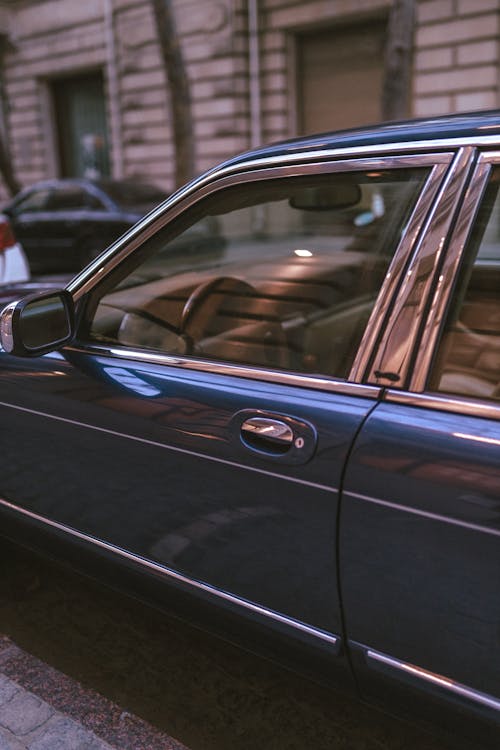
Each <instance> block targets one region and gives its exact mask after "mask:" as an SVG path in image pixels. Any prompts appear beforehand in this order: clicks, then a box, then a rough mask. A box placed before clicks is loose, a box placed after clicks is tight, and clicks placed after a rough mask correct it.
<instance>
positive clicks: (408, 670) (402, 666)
mask: <svg viewBox="0 0 500 750" xmlns="http://www.w3.org/2000/svg"><path fill="white" fill-rule="evenodd" d="M365 656H366V660H367V662H368V664H369V665H370V666H372V667H375V668H377V666H380V665H382V666H384V667H388V668H389V671H393V670H396V671H398V672H400V673H404V674H406V675H409V676H410V677H413V678H415V681H416V682H418V681H422V682H426V683H429V684H431V685H434V686H436V687H438V688H442V689H443V690H445V691H448V692H449V693H452V694H453V695H457V696H460V697H461V698H466V699H467V700H469V701H473V702H474V703H478V704H480V705H482V706H486V707H487V708H490V709H491V708H492V709H493V710H494V711H500V698H495V697H494V696H492V695H488V694H487V693H481V692H480V691H479V690H474V689H473V688H471V687H467V685H462V684H461V683H460V682H456V680H452V679H450V678H449V677H444V676H443V675H440V674H436V673H435V672H429V671H428V670H427V669H422V668H421V667H417V666H415V665H414V664H409V663H407V662H404V661H400V660H399V659H395V658H393V657H390V656H387V655H386V654H382V653H380V652H379V651H373V650H372V649H366V650H365Z"/></svg>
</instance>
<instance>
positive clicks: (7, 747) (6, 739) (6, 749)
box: [0, 728, 26, 750]
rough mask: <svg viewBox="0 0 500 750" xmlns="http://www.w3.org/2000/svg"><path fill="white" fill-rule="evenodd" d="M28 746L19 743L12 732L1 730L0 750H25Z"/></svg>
mask: <svg viewBox="0 0 500 750" xmlns="http://www.w3.org/2000/svg"><path fill="white" fill-rule="evenodd" d="M25 749H26V745H25V744H22V743H21V742H19V740H18V739H16V738H15V737H14V735H13V734H11V732H8V731H7V730H6V729H1V728H0V750H25Z"/></svg>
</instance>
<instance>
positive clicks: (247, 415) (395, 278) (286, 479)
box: [0, 153, 464, 678]
mask: <svg viewBox="0 0 500 750" xmlns="http://www.w3.org/2000/svg"><path fill="white" fill-rule="evenodd" d="M463 178H464V164H463V156H459V157H455V158H453V155H452V154H448V153H446V154H436V155H429V154H427V155H417V156H401V157H397V158H395V157H388V158H382V159H377V158H365V159H353V160H344V161H337V162H331V163H329V162H320V163H318V164H312V165H311V164H305V165H300V164H298V165H296V166H295V167H294V168H293V169H291V168H290V166H287V167H280V166H272V167H269V168H267V169H255V168H253V169H249V170H248V171H247V172H245V171H244V170H243V169H242V168H241V167H240V173H239V174H236V175H234V174H232V173H231V170H229V173H227V172H225V171H224V170H222V172H221V173H220V174H219V175H216V176H215V177H213V178H212V179H211V181H209V182H208V183H203V182H202V183H201V185H200V187H198V189H197V190H196V191H191V193H190V192H189V191H188V194H187V195H186V196H185V197H182V196H181V198H179V199H177V200H174V201H172V202H171V203H170V208H169V209H167V212H166V213H158V214H157V215H156V216H152V217H150V218H149V219H148V220H147V221H146V222H145V224H144V225H143V227H142V229H141V228H139V229H135V230H133V231H132V233H131V234H130V236H129V239H128V240H127V241H124V242H123V243H122V245H121V246H119V247H118V248H117V249H115V250H111V251H109V252H108V254H107V255H106V256H103V257H101V258H100V259H98V260H97V261H96V262H95V263H94V264H93V266H91V267H90V268H89V269H88V270H87V271H86V272H85V273H84V274H83V275H82V277H81V278H80V279H79V280H78V279H77V280H76V282H75V283H74V285H73V287H72V288H73V291H74V295H75V299H76V300H77V301H78V306H79V307H78V317H79V327H78V336H77V340H76V342H75V344H74V345H73V346H72V347H70V348H67V349H65V350H63V351H62V352H61V353H59V352H56V353H54V354H51V355H47V356H45V357H42V358H38V359H36V360H33V361H27V360H21V361H20V360H18V359H15V358H12V357H8V356H7V355H5V354H3V355H2V362H1V370H0V377H1V379H2V394H3V396H2V404H1V413H2V424H3V428H4V429H3V431H2V444H1V447H2V456H3V459H4V467H5V468H4V470H3V471H2V480H1V481H2V488H1V496H2V498H3V500H0V508H1V511H2V514H3V520H4V524H3V528H4V529H7V530H8V529H11V531H10V533H11V534H14V533H15V534H17V535H18V536H19V534H27V532H26V531H20V530H19V527H20V525H21V524H22V523H23V524H27V523H28V522H29V523H30V524H33V525H34V527H35V528H36V530H37V533H39V534H41V532H42V531H43V532H44V533H45V534H51V535H52V536H53V537H57V538H58V539H59V542H60V543H61V542H62V543H63V544H64V545H65V547H64V548H65V554H66V555H67V556H70V557H71V558H72V559H73V560H74V561H75V562H76V564H78V565H80V566H81V565H82V564H83V557H84V555H83V552H84V551H87V552H88V551H89V550H92V551H93V552H94V553H95V554H99V555H101V556H104V557H105V558H106V559H110V560H115V561H119V562H121V563H122V564H123V566H124V567H125V566H126V568H127V570H128V572H129V574H130V575H132V574H133V576H134V581H135V582H136V583H135V584H134V586H135V588H134V591H135V592H136V593H137V592H139V593H140V594H141V595H143V596H146V595H147V592H148V591H149V590H150V586H151V585H152V584H151V582H152V581H153V580H154V582H155V586H163V584H165V585H167V584H168V585H169V590H170V591H172V590H174V589H175V590H176V591H177V592H181V593H182V594H186V595H189V596H191V595H197V596H198V598H201V599H203V600H204V601H205V602H208V604H209V605H210V606H211V607H214V608H217V609H220V610H225V611H226V612H228V613H232V614H233V615H237V616H238V617H239V619H240V621H241V620H242V619H243V620H245V619H246V620H247V621H249V622H252V623H253V624H254V625H255V626H258V628H259V633H260V635H261V636H262V633H263V632H264V630H267V631H275V632H279V633H280V634H281V635H282V636H283V637H284V640H287V639H288V640H289V641H291V642H293V643H296V644H297V643H301V644H302V645H303V646H304V645H307V646H308V647H309V648H310V649H311V650H312V652H314V653H316V652H317V653H320V654H321V656H322V658H323V660H324V662H323V663H326V664H328V665H329V668H330V666H331V665H330V662H332V663H336V664H337V665H338V669H337V671H338V673H340V674H342V676H343V677H344V678H345V676H346V672H347V662H346V657H345V651H344V650H343V649H341V644H342V614H341V608H340V601H339V594H338V588H337V574H338V569H337V548H336V538H337V519H338V513H339V505H338V496H339V489H338V488H339V486H340V484H341V481H342V476H343V470H344V467H345V463H346V459H347V456H348V454H349V451H350V449H351V446H352V444H353V441H354V439H355V436H356V434H357V433H358V431H359V430H360V428H361V426H362V424H363V423H364V421H365V420H366V418H367V417H368V415H369V414H370V412H371V411H372V410H373V408H374V406H375V405H376V403H377V399H378V398H379V397H380V394H381V389H380V388H379V387H378V386H367V385H364V384H363V383H362V382H361V380H362V378H361V376H360V374H359V373H360V372H361V370H362V367H361V365H360V363H361V362H362V361H363V360H364V358H366V357H369V356H370V350H371V346H372V342H373V341H374V340H375V338H376V332H377V331H378V330H380V328H381V326H382V322H383V320H384V315H385V313H386V310H387V309H388V305H389V302H390V300H391V299H392V296H393V295H394V293H395V289H396V287H397V285H398V284H399V283H400V281H401V278H402V276H401V274H402V271H403V269H404V268H405V266H406V264H407V263H408V262H409V258H410V257H411V253H412V251H413V248H414V245H415V242H416V240H417V238H418V237H419V236H420V234H421V232H422V228H423V227H424V224H425V221H426V219H427V217H428V216H429V215H431V214H432V212H434V211H435V210H436V209H435V207H434V201H435V199H436V196H437V195H440V193H439V190H440V188H441V184H442V182H443V180H444V181H445V184H446V185H448V187H449V189H456V188H457V185H458V184H459V183H460V181H461V180H463ZM453 186H455V187H453ZM438 205H439V204H438ZM208 220H209V221H208ZM198 225H201V226H203V227H204V228H205V230H204V231H206V227H207V225H209V226H211V228H212V232H213V233H214V238H216V242H215V246H216V248H217V251H216V252H215V253H214V252H212V251H211V248H210V243H207V242H206V237H204V239H203V242H202V243H201V244H200V248H199V251H198V250H197V248H196V247H195V246H193V247H191V248H190V252H189V253H187V252H186V237H188V238H190V241H191V239H192V238H196V236H198V234H199V233H198V232H197V231H196V227H197V226H198ZM193 241H194V240H193ZM13 433H15V434H16V438H17V439H16V441H14V442H12V441H11V440H10V439H9V436H10V435H11V434H13ZM20 444H21V445H22V450H21V451H20V450H19V445H20ZM14 527H16V529H17V531H15V530H14ZM23 528H26V527H25V526H24V527H23ZM4 533H7V532H5V531H4ZM29 539H30V540H31V541H32V540H33V536H30V537H29ZM76 544H78V545H79V547H80V548H81V553H82V554H81V556H80V555H77V556H75V553H74V552H70V551H69V550H70V548H72V545H76ZM94 574H95V568H94ZM138 576H144V578H143V579H142V580H143V583H142V584H141V583H137V581H138ZM114 580H116V578H115V579H114ZM130 585H131V584H130ZM169 596H170V595H167V594H166V593H162V594H161V595H160V600H161V603H162V604H163V606H168V602H169V601H171V599H169ZM238 631H239V638H240V640H241V637H242V636H241V633H242V632H243V631H242V630H241V626H239V627H238ZM226 633H227V631H226ZM232 637H236V636H235V635H234V633H233V635H232ZM261 641H262V637H260V639H259V646H258V647H259V648H262V642H261ZM246 645H250V644H249V642H247V644H246ZM253 647H255V646H253ZM274 655H275V656H276V655H278V654H277V653H276V651H275V652H274ZM311 664H312V662H311V661H310V660H309V661H308V663H307V665H306V666H307V668H310V666H311ZM303 666H304V665H303ZM333 671H335V670H333Z"/></svg>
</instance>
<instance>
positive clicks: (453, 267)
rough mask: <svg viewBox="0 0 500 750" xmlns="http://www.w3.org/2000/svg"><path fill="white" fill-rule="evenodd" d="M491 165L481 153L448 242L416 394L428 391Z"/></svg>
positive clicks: (414, 388)
mask: <svg viewBox="0 0 500 750" xmlns="http://www.w3.org/2000/svg"><path fill="white" fill-rule="evenodd" d="M491 164H492V160H491V159H490V158H489V157H488V158H485V157H484V156H481V157H480V158H479V160H478V163H477V165H476V168H475V170H474V174H473V176H472V178H471V182H470V185H469V187H468V189H467V192H466V194H465V197H464V200H463V204H462V207H461V210H460V215H459V218H458V221H457V224H456V226H455V228H454V229H453V233H452V235H451V237H450V241H449V243H448V249H447V251H446V255H445V257H444V262H443V266H442V268H441V271H440V274H439V278H438V282H437V285H436V289H435V292H434V295H433V298H432V300H431V303H430V308H429V313H428V315H427V319H426V322H425V328H424V330H423V333H422V337H421V340H420V344H419V348H418V352H417V358H418V368H415V371H414V373H413V377H412V378H411V380H410V385H409V388H410V390H412V391H415V392H417V393H418V392H422V391H424V390H425V387H426V383H427V381H428V378H429V375H430V370H431V365H432V361H433V357H434V354H435V350H436V346H437V345H438V340H439V334H440V332H441V327H442V324H443V322H444V317H445V315H446V311H447V308H448V303H449V300H450V297H451V293H452V290H453V281H454V279H455V278H456V274H457V272H458V268H459V266H460V264H461V262H462V258H463V256H464V253H465V248H466V244H467V242H468V239H469V236H470V232H471V230H472V228H473V226H474V221H475V219H476V215H477V211H478V209H479V204H480V201H481V198H482V197H483V194H484V191H485V189H486V186H487V184H488V179H489V176H490V173H491Z"/></svg>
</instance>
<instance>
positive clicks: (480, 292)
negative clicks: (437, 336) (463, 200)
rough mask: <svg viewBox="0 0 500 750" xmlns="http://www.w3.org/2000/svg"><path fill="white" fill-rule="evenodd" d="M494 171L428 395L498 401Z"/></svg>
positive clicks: (499, 174)
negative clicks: (446, 395) (455, 395)
mask: <svg viewBox="0 0 500 750" xmlns="http://www.w3.org/2000/svg"><path fill="white" fill-rule="evenodd" d="M499 187H500V169H499V168H497V169H495V170H494V172H493V174H492V177H491V180H490V183H489V185H488V188H487V190H486V193H485V196H484V199H483V201H482V204H481V207H480V210H479V213H478V217H477V220H476V223H475V225H474V228H473V231H472V234H471V237H470V241H469V247H468V249H467V252H466V255H465V263H464V265H463V268H462V270H461V273H460V275H459V279H458V282H457V286H456V289H455V291H454V295H453V299H452V303H451V305H450V308H449V310H448V315H447V318H446V323H445V327H444V331H443V334H442V337H441V341H440V344H439V347H438V353H437V357H436V360H435V362H434V367H433V369H432V374H431V379H430V388H431V389H432V390H436V391H440V392H444V393H451V394H458V395H462V396H471V397H476V398H482V399H490V400H493V401H500V191H499Z"/></svg>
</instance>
